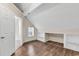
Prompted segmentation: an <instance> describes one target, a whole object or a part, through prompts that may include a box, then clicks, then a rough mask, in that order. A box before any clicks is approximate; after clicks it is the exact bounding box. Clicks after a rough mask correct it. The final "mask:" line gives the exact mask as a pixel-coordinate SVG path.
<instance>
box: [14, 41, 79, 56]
mask: <svg viewBox="0 0 79 59" xmlns="http://www.w3.org/2000/svg"><path fill="white" fill-rule="evenodd" d="M14 56H79V52H77V51H73V50H69V49H65V48H63V44H62V43H57V42H53V41H48V42H46V43H43V42H41V41H37V40H36V41H31V42H28V43H24V44H23V46H21V47H20V48H18V49H17V50H16V52H15V54H14Z"/></svg>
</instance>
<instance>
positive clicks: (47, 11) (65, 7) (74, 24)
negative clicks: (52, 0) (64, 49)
mask: <svg viewBox="0 0 79 59" xmlns="http://www.w3.org/2000/svg"><path fill="white" fill-rule="evenodd" d="M48 5H50V6H51V7H50V8H49V6H48ZM42 7H45V8H42ZM28 19H29V20H30V21H31V22H32V23H33V24H34V25H35V26H36V28H37V29H38V30H39V31H42V32H46V33H68V34H71V33H72V34H74V33H75V34H79V4H78V3H64V4H45V5H44V6H40V7H38V9H35V10H34V11H33V12H32V13H30V14H29V15H28Z"/></svg>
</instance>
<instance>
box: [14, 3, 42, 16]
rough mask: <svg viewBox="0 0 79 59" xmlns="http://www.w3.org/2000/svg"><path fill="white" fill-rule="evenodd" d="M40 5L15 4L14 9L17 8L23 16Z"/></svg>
mask: <svg viewBox="0 0 79 59" xmlns="http://www.w3.org/2000/svg"><path fill="white" fill-rule="evenodd" d="M41 4H42V3H15V5H16V7H18V8H19V9H20V10H21V12H23V13H24V15H27V14H28V13H30V12H32V11H33V10H34V9H35V8H37V7H38V6H40V5H41Z"/></svg>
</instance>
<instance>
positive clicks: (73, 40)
mask: <svg viewBox="0 0 79 59" xmlns="http://www.w3.org/2000/svg"><path fill="white" fill-rule="evenodd" d="M64 48H67V49H71V50H74V51H79V35H75V34H65V38H64Z"/></svg>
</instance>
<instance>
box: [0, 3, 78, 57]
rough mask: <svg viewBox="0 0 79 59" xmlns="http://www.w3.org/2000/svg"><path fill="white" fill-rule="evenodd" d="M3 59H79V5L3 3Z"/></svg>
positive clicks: (0, 36)
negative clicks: (57, 58)
mask: <svg viewBox="0 0 79 59" xmlns="http://www.w3.org/2000/svg"><path fill="white" fill-rule="evenodd" d="M0 56H79V3H0Z"/></svg>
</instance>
